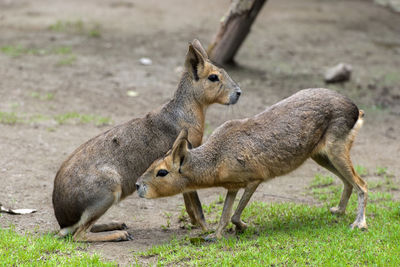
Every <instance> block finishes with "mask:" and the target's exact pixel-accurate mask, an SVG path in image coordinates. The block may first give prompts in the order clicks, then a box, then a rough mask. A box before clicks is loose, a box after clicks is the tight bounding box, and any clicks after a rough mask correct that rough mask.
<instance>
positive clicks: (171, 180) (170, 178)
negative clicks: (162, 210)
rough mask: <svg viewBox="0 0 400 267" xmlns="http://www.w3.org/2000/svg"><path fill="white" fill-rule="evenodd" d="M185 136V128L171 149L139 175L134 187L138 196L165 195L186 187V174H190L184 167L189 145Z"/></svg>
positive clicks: (187, 183)
mask: <svg viewBox="0 0 400 267" xmlns="http://www.w3.org/2000/svg"><path fill="white" fill-rule="evenodd" d="M187 137H188V132H187V130H182V131H181V133H180V134H179V136H178V138H177V139H176V140H175V143H174V145H173V146H172V149H171V150H170V151H169V152H168V153H167V154H166V155H165V156H164V157H163V158H161V159H158V160H156V161H155V162H153V164H151V165H150V167H149V168H148V169H147V170H146V171H145V173H144V174H143V175H142V176H141V177H139V179H138V181H137V183H136V189H137V191H138V194H139V196H140V197H144V198H159V197H167V196H173V195H176V194H179V193H182V192H184V191H185V190H187V189H188V186H189V184H190V182H189V181H190V179H189V178H188V177H187V175H190V171H189V170H187V169H186V168H185V167H186V165H187V164H186V163H187V161H188V160H189V157H190V155H189V148H190V146H191V145H190V143H189V141H188V139H187Z"/></svg>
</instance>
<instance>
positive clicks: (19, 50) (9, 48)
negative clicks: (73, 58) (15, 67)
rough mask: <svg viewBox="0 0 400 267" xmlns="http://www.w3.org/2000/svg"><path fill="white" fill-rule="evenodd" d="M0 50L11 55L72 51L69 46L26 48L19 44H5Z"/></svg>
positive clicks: (62, 53) (68, 52)
mask: <svg viewBox="0 0 400 267" xmlns="http://www.w3.org/2000/svg"><path fill="white" fill-rule="evenodd" d="M0 51H1V52H2V53H4V54H6V55H8V56H11V57H18V56H21V55H67V54H71V53H72V49H71V47H69V46H59V47H55V48H48V49H47V48H46V49H45V48H27V47H23V46H21V45H6V46H2V47H1V48H0Z"/></svg>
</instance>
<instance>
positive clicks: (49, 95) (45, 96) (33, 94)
mask: <svg viewBox="0 0 400 267" xmlns="http://www.w3.org/2000/svg"><path fill="white" fill-rule="evenodd" d="M31 97H33V98H37V99H40V100H53V99H54V94H53V93H44V94H41V93H39V92H36V91H35V92H31Z"/></svg>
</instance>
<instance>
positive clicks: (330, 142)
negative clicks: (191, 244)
mask: <svg viewBox="0 0 400 267" xmlns="http://www.w3.org/2000/svg"><path fill="white" fill-rule="evenodd" d="M362 116H363V112H362V111H359V109H358V108H357V106H356V105H355V104H354V103H353V102H351V100H350V99H348V98H347V97H344V96H342V95H340V94H338V93H336V92H334V91H330V90H328V89H306V90H302V91H299V92H298V93H296V94H294V95H293V96H291V97H289V98H286V99H284V100H282V101H281V102H279V103H277V104H275V105H273V106H271V107H269V108H268V109H266V110H265V111H264V112H262V113H260V114H258V115H256V116H254V117H252V118H246V119H242V120H232V121H228V122H226V123H225V124H223V125H222V126H220V127H219V128H218V129H216V130H215V132H214V133H213V134H212V136H210V138H209V139H208V140H207V142H206V143H204V144H203V145H202V146H200V147H198V148H195V149H192V150H189V149H188V148H187V139H186V136H187V135H186V132H185V131H182V132H181V134H180V136H179V137H178V138H177V140H176V141H175V143H174V146H173V149H172V153H171V154H170V155H167V156H166V157H164V158H163V159H161V160H158V161H156V162H154V163H153V164H152V165H151V166H150V168H149V169H148V170H147V171H146V172H145V173H144V174H143V175H142V177H141V178H139V180H138V185H139V186H140V189H139V195H140V196H141V197H146V198H156V197H163V196H170V195H173V194H177V193H180V192H185V191H190V190H195V189H200V188H206V187H215V186H221V187H225V188H226V189H228V195H227V199H226V201H225V207H224V212H223V214H222V217H221V221H220V225H219V227H218V229H217V237H221V231H222V230H223V228H224V227H225V225H226V224H227V222H228V220H229V217H230V212H231V209H232V204H233V201H234V199H235V196H236V193H237V191H238V190H239V189H240V188H245V193H244V194H243V196H242V199H241V201H240V203H239V206H238V208H237V210H236V212H235V214H234V215H233V217H232V222H233V223H234V224H235V225H236V226H237V228H238V229H239V230H241V229H244V228H245V227H246V226H245V224H244V223H243V222H242V221H241V220H240V215H241V212H242V211H243V209H244V207H245V206H246V204H247V202H248V201H249V199H250V197H251V195H252V194H253V192H254V191H255V190H256V188H257V186H258V185H259V184H260V183H261V182H264V181H267V180H269V179H272V178H274V177H276V176H280V175H284V174H287V173H289V172H291V171H293V170H294V169H296V168H297V167H299V166H300V165H301V164H302V163H303V162H304V161H305V160H306V159H308V158H312V159H313V160H315V161H316V162H317V163H318V164H320V165H321V166H323V167H325V168H327V169H328V170H330V171H331V172H333V173H334V174H336V175H337V176H338V177H339V178H340V179H341V180H342V181H343V183H344V191H343V195H342V198H341V201H340V203H339V206H338V207H335V208H332V209H331V211H332V212H333V213H344V211H345V209H346V205H347V201H348V199H349V197H350V194H351V192H352V188H353V187H354V188H355V189H356V191H357V193H358V197H359V208H358V215H357V219H356V221H355V222H354V223H353V225H352V227H359V228H366V227H367V225H366V222H365V206H366V199H367V184H366V183H365V182H364V181H363V180H362V179H361V178H360V176H358V174H357V173H356V172H355V171H354V168H353V166H352V163H351V161H350V154H349V152H350V148H351V145H352V143H353V140H354V138H355V135H356V133H357V131H358V129H359V128H360V126H361V123H362ZM160 169H165V170H167V171H168V172H169V173H168V175H166V176H164V177H157V173H158V171H159V170H160Z"/></svg>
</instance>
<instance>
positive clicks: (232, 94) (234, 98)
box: [228, 87, 242, 105]
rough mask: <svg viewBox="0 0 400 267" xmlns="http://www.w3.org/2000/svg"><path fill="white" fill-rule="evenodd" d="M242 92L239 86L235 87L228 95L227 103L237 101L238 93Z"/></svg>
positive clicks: (231, 103)
mask: <svg viewBox="0 0 400 267" xmlns="http://www.w3.org/2000/svg"><path fill="white" fill-rule="evenodd" d="M241 94H242V90H240V88H239V87H238V88H236V89H235V91H234V92H233V93H231V95H230V96H229V103H228V105H234V104H236V103H237V102H238V100H239V98H240V95H241Z"/></svg>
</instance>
